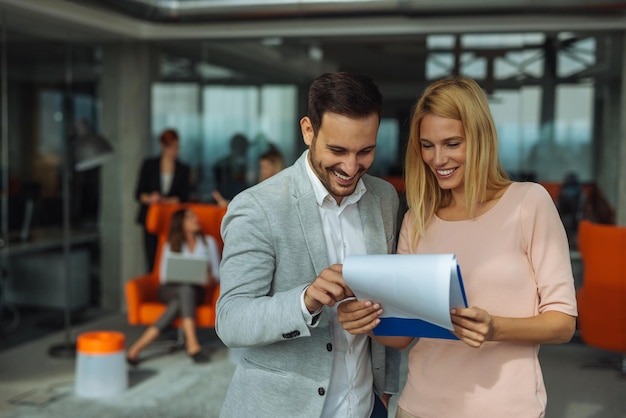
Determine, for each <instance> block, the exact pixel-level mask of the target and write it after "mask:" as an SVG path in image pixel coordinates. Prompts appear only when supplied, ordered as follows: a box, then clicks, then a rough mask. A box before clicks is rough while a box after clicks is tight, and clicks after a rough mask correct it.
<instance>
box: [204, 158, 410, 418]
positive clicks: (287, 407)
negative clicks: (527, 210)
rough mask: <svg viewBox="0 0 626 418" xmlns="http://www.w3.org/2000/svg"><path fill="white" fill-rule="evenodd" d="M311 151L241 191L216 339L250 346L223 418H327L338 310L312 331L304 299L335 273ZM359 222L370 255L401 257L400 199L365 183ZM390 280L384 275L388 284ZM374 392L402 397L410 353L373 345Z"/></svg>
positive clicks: (230, 215) (232, 214) (225, 225)
mask: <svg viewBox="0 0 626 418" xmlns="http://www.w3.org/2000/svg"><path fill="white" fill-rule="evenodd" d="M305 164H307V161H306V152H305V153H303V155H302V156H300V158H299V159H298V160H297V161H296V162H295V163H294V165H293V166H291V167H289V168H286V169H285V170H283V171H281V172H280V173H278V174H276V175H274V176H273V177H271V178H270V179H268V180H266V181H264V182H262V183H260V184H258V185H256V186H254V187H252V188H249V189H247V190H245V191H243V192H241V193H239V194H238V195H237V196H236V197H235V198H234V199H233V200H232V201H231V202H230V204H229V206H228V211H227V213H226V215H225V217H224V219H223V222H222V237H223V239H224V250H223V255H222V262H221V265H220V277H221V290H220V292H221V293H220V297H219V300H218V301H217V318H216V331H217V334H218V336H219V337H220V339H221V340H222V341H223V342H224V343H225V344H226V345H227V346H229V347H245V349H244V350H243V355H242V357H241V360H240V363H239V365H238V366H237V368H236V370H235V373H234V375H233V378H232V381H231V383H230V386H229V388H228V392H227V394H226V398H225V400H224V404H223V406H222V410H221V415H220V416H222V417H236V418H239V417H268V418H269V417H271V418H276V417H319V416H320V414H321V411H322V406H323V404H324V395H325V393H326V389H327V388H328V383H329V379H330V374H331V365H332V354H333V353H332V349H333V347H332V343H333V329H332V324H330V323H329V311H328V308H324V309H323V311H322V313H321V315H320V318H319V324H318V325H317V327H315V328H309V327H308V326H307V324H306V322H305V320H304V318H303V315H302V310H301V306H300V299H301V298H300V295H301V293H302V291H303V290H304V288H305V287H306V286H307V285H309V284H311V282H313V280H314V279H315V278H316V277H317V276H318V275H319V274H320V273H321V271H322V270H323V269H325V268H327V267H328V266H329V262H328V256H327V252H326V243H325V240H324V234H323V228H322V222H321V218H320V215H319V210H318V207H317V203H316V201H315V195H314V192H313V188H312V185H311V182H310V180H309V178H308V176H307V173H306V166H305ZM363 182H364V183H365V186H366V188H367V192H366V193H365V194H364V195H363V196H362V198H361V199H360V201H359V203H358V205H359V214H360V216H361V222H362V224H363V231H364V236H365V240H366V246H367V252H368V254H385V253H390V252H392V251H393V249H394V244H395V231H396V220H397V213H398V195H397V193H396V191H395V189H394V188H393V187H392V186H391V185H390V184H389V183H387V182H385V181H383V180H382V179H379V178H376V177H372V176H369V175H365V176H363ZM381 280H384V277H381ZM370 347H371V354H372V371H373V375H374V390H375V392H376V393H377V394H382V393H383V392H389V393H395V392H397V391H398V374H399V370H398V369H399V364H400V353H399V351H398V350H395V349H391V348H386V347H384V346H382V345H380V344H378V343H376V342H375V341H371V344H370Z"/></svg>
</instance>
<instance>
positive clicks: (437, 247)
mask: <svg viewBox="0 0 626 418" xmlns="http://www.w3.org/2000/svg"><path fill="white" fill-rule="evenodd" d="M412 224H413V217H412V214H411V213H410V212H409V213H407V215H406V216H405V218H404V222H403V224H402V229H401V231H400V238H399V242H398V253H401V254H407V253H418V254H434V253H454V254H456V255H457V259H458V262H459V266H460V269H461V274H462V276H463V282H464V285H465V292H466V295H467V299H468V305H469V306H477V307H480V308H482V309H485V310H486V311H487V312H489V313H490V314H492V315H495V316H504V317H517V318H524V317H531V316H534V315H537V314H539V313H541V312H545V311H550V310H554V311H560V312H564V313H566V314H568V315H572V316H577V309H576V295H575V289H574V279H573V275H572V268H571V261H570V257H569V246H568V241H567V237H566V235H565V230H564V228H563V224H562V223H561V220H560V218H559V215H558V212H557V210H556V207H555V205H554V203H553V201H552V199H551V198H550V196H549V194H548V193H547V192H546V190H545V189H544V188H543V187H542V186H540V185H538V184H536V183H513V184H512V185H511V186H510V187H509V188H508V189H507V190H506V192H505V193H504V195H503V196H502V197H501V198H500V200H499V201H498V202H497V203H496V204H495V205H494V206H493V207H492V208H491V209H490V210H489V211H487V212H486V213H484V214H482V215H481V216H479V217H477V218H475V219H472V220H463V221H444V220H442V219H440V218H438V217H435V218H434V219H433V220H432V222H430V224H429V225H428V226H427V228H426V233H425V236H424V237H422V238H421V239H420V241H419V242H418V246H417V251H414V250H413V249H412V248H411V244H410V235H411V228H412ZM538 352H539V346H538V345H532V344H519V343H508V342H487V343H485V344H483V346H482V347H481V348H478V349H477V348H472V347H469V346H468V345H466V344H465V343H463V342H460V341H458V340H440V339H428V338H423V339H421V340H419V341H418V342H417V344H415V346H414V347H413V348H412V349H411V351H410V353H409V374H408V377H407V382H406V385H405V388H404V390H403V392H402V395H401V396H400V399H399V401H398V404H399V405H400V407H401V408H402V409H404V410H405V411H407V412H409V413H410V414H412V415H415V416H418V417H420V418H446V417H455V418H458V417H463V418H472V417H476V418H489V417H497V418H501V417H542V416H544V414H545V407H546V401H547V395H546V389H545V386H544V383H543V376H542V374H541V368H540V366H539V360H538V357H537V355H538Z"/></svg>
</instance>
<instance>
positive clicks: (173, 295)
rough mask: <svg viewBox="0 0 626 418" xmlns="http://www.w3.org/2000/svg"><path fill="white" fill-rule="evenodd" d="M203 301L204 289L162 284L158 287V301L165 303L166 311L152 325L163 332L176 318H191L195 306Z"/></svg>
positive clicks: (194, 312)
mask: <svg viewBox="0 0 626 418" xmlns="http://www.w3.org/2000/svg"><path fill="white" fill-rule="evenodd" d="M203 299H204V288H203V287H200V286H194V285H190V284H162V285H160V286H159V300H160V301H161V302H163V303H167V309H165V312H163V314H161V316H160V317H159V319H158V320H157V321H156V323H155V324H154V326H155V327H157V328H158V329H159V331H161V332H163V330H165V328H167V327H168V326H169V325H170V324H171V323H172V321H174V319H176V317H177V316H179V315H180V316H181V317H182V318H193V317H194V316H195V314H196V306H197V305H198V304H200V303H202V300H203Z"/></svg>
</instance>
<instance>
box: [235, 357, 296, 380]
mask: <svg viewBox="0 0 626 418" xmlns="http://www.w3.org/2000/svg"><path fill="white" fill-rule="evenodd" d="M241 363H243V366H245V367H251V368H254V369H259V370H262V371H266V372H269V373H273V374H277V375H280V376H287V373H286V372H285V371H283V370H280V369H275V368H273V367H269V366H267V365H265V364H260V363H257V362H256V361H253V360H250V359H249V358H248V357H245V356H244V357H242V358H241Z"/></svg>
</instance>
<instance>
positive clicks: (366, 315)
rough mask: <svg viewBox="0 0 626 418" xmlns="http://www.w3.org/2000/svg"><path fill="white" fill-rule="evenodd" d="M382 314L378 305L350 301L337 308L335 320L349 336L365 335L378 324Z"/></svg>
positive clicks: (367, 301) (354, 300)
mask: <svg viewBox="0 0 626 418" xmlns="http://www.w3.org/2000/svg"><path fill="white" fill-rule="evenodd" d="M382 313H383V310H382V309H381V308H380V305H379V304H378V303H373V302H370V301H369V300H366V301H360V300H356V299H350V300H346V301H344V302H341V304H340V305H339V306H338V307H337V320H338V321H339V323H340V324H341V325H342V326H343V329H345V330H346V331H348V332H349V333H350V334H354V335H358V334H365V333H368V332H370V331H371V330H372V329H374V328H375V327H376V325H378V324H379V323H380V319H378V317H379V316H380V315H381V314H382Z"/></svg>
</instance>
